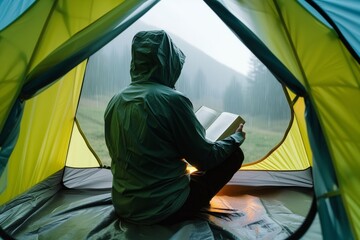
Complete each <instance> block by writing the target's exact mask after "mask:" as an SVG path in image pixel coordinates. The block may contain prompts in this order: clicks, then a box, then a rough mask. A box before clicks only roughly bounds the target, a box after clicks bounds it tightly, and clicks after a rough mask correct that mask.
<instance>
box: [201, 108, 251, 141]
mask: <svg viewBox="0 0 360 240" xmlns="http://www.w3.org/2000/svg"><path fill="white" fill-rule="evenodd" d="M240 123H245V121H244V119H242V118H241V117H240V116H239V115H236V114H233V113H229V112H223V113H221V114H220V116H219V117H218V118H217V119H216V120H215V121H214V122H213V123H212V124H211V126H210V127H209V128H208V129H206V138H207V139H209V140H211V141H216V140H221V139H224V138H226V137H228V136H230V135H231V134H233V133H235V130H236V129H237V128H238V127H239V125H240Z"/></svg>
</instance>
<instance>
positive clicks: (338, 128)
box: [0, 0, 360, 239]
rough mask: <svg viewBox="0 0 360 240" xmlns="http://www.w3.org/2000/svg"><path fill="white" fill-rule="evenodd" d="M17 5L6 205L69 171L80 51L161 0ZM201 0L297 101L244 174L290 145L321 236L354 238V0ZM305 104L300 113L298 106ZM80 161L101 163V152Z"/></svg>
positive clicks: (8, 65)
mask: <svg viewBox="0 0 360 240" xmlns="http://www.w3.org/2000/svg"><path fill="white" fill-rule="evenodd" d="M24 2H26V4H25V5H24V6H25V8H27V7H28V6H30V5H31V6H30V7H29V8H28V9H27V10H25V12H23V13H22V11H23V8H22V7H23V6H22V5H21V3H22V2H21V1H19V2H17V3H13V2H10V1H4V2H2V3H1V5H0V6H1V8H0V9H1V10H0V12H1V14H3V13H4V12H8V13H7V14H8V15H5V14H4V16H7V17H5V18H2V19H1V24H2V25H0V26H1V27H2V28H3V29H2V30H1V32H0V60H1V62H2V64H3V67H2V68H1V69H0V103H1V105H0V129H1V132H0V147H1V149H0V174H1V176H0V187H1V195H0V204H4V206H5V207H4V208H5V209H7V207H8V205H6V203H8V202H10V201H13V200H16V198H17V197H18V196H20V194H22V193H24V192H25V191H27V190H29V189H31V188H32V187H33V186H35V185H36V184H38V183H41V182H42V181H43V180H44V179H46V178H47V177H49V176H51V175H52V174H55V173H57V172H58V171H61V170H62V169H64V166H65V163H66V161H68V158H70V157H71V156H73V154H75V153H76V151H73V149H74V143H75V142H77V143H78V144H80V145H83V146H86V144H87V143H86V140H84V139H83V137H82V135H81V132H80V130H79V129H78V127H77V124H76V122H75V121H74V116H75V112H76V107H77V104H78V99H79V94H80V91H81V85H82V80H83V75H84V72H85V68H86V59H87V58H88V57H89V56H90V55H91V54H93V53H94V52H96V51H97V50H98V49H100V48H101V47H102V46H104V45H105V44H106V43H107V42H109V41H110V40H111V39H113V38H114V37H115V36H117V35H118V34H121V32H122V31H123V30H124V29H126V28H127V27H128V26H130V25H131V24H132V23H133V22H134V21H135V20H136V19H137V18H139V17H140V16H141V15H142V14H144V13H145V12H146V11H147V10H148V9H150V8H151V7H152V6H153V5H154V4H155V3H156V2H157V1H120V0H119V1H107V0H106V1H101V2H97V1H80V2H73V1H66V0H59V1H36V2H34V3H32V2H31V1H30V2H28V1H24ZM205 2H206V3H207V4H208V5H209V7H211V8H212V10H213V11H214V12H215V13H216V14H217V15H218V16H219V17H220V18H221V19H222V20H223V21H224V22H225V23H226V24H227V25H228V27H229V28H230V29H231V30H232V31H233V32H234V33H235V34H236V35H237V36H238V37H239V39H240V40H241V41H243V42H244V44H245V45H246V46H247V47H248V48H249V49H250V50H251V51H252V52H253V53H254V54H255V55H256V56H257V57H258V58H259V59H260V60H261V61H262V62H263V63H264V64H265V66H267V68H268V69H269V70H270V71H271V72H272V73H273V74H274V76H275V77H276V78H277V79H278V80H279V81H280V82H281V83H282V84H284V86H285V87H286V90H287V91H288V92H289V93H290V94H291V96H292V101H293V103H294V105H293V106H292V107H293V111H294V121H293V124H292V125H291V129H290V131H289V134H288V136H290V137H288V138H286V140H285V141H284V142H283V143H282V144H281V145H280V146H279V147H278V148H277V149H276V150H275V151H274V152H273V153H272V154H271V155H269V156H267V157H266V158H265V159H263V161H261V162H259V163H256V164H253V165H249V166H246V167H245V168H244V170H245V171H247V170H256V171H258V170H259V169H260V170H261V169H262V170H264V171H268V170H284V169H287V168H285V167H284V165H285V164H280V165H274V162H276V161H280V162H286V160H285V158H284V157H282V156H284V153H288V152H291V154H293V156H294V159H299V160H295V161H294V162H292V163H289V164H290V166H294V167H290V168H291V169H290V170H304V169H306V168H307V167H308V166H312V168H311V169H312V175H313V181H314V189H315V194H316V205H317V207H318V213H319V219H320V223H321V227H322V234H323V236H324V238H337V239H356V238H359V236H360V227H359V226H360V224H359V222H360V217H359V216H360V212H359V211H360V209H359V205H358V203H357V202H358V201H357V199H359V197H360V192H359V191H358V190H357V186H358V183H359V181H360V177H359V176H358V174H357V170H358V168H359V160H358V157H357V156H359V154H360V148H359V143H360V137H359V136H360V128H359V127H358V122H359V120H360V114H359V110H357V109H358V107H357V105H358V103H359V101H360V91H359V85H360V84H359V76H360V67H359V52H360V43H359V37H358V34H359V33H358V29H360V26H359V22H360V21H359V16H360V6H359V4H357V3H356V1H342V2H339V1H335V0H322V1H320V0H313V1H311V0H308V1H306V2H304V1H295V0H294V1H288V0H275V1H260V0H258V1H232V0H229V1H210V0H209V1H205ZM9 9H15V10H16V11H7V10H9ZM79 9H81V11H79ZM12 14H14V15H12ZM19 14H20V15H19ZM10 15H12V16H10ZM324 22H326V24H324ZM25 36H26V37H25ZM54 96H56V97H54ZM304 105H305V107H306V113H305V114H304V112H302V111H301V110H299V109H303V108H302V107H301V106H304ZM44 112H48V114H46V115H45V116H44V114H43V113H44ZM49 112H50V113H49ZM305 119H306V121H305ZM294 136H301V137H300V139H301V140H295V141H290V140H292V139H298V138H296V137H294ZM80 145H79V146H80ZM298 146H302V148H299V147H298ZM299 149H301V150H299ZM87 159H92V158H91V157H89V158H87ZM91 161H92V160H91ZM301 161H304V163H302V162H301ZM299 163H301V164H299ZM79 165H81V166H84V167H87V166H92V167H94V166H100V164H99V163H98V162H97V161H96V159H95V160H94V161H92V162H91V163H87V162H86V160H84V162H83V163H79ZM298 165H300V166H298ZM295 166H298V167H295ZM286 171H287V170H286ZM19 218H20V216H19ZM0 224H1V226H2V227H4V226H5V224H4V222H1V223H0Z"/></svg>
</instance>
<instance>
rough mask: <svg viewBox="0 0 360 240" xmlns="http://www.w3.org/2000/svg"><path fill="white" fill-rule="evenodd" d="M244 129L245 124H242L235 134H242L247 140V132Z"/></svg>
mask: <svg viewBox="0 0 360 240" xmlns="http://www.w3.org/2000/svg"><path fill="white" fill-rule="evenodd" d="M243 128H244V124H243V123H240V125H239V127H238V128H237V129H236V131H235V132H239V133H241V135H242V136H243V137H244V139H245V138H246V132H244V131H243Z"/></svg>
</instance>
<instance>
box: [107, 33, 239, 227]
mask: <svg viewBox="0 0 360 240" xmlns="http://www.w3.org/2000/svg"><path fill="white" fill-rule="evenodd" d="M184 60H185V56H184V54H183V53H182V52H181V50H180V49H179V48H177V47H176V46H175V45H174V44H173V42H172V40H171V39H170V38H169V36H168V35H167V34H166V33H165V32H164V31H148V32H139V33H138V34H136V35H135V37H134V39H133V43H132V61H131V70H130V73H131V78H132V82H131V84H130V85H129V86H128V87H127V88H125V89H124V90H123V91H122V92H121V93H119V94H117V95H115V96H114V97H113V98H112V99H111V101H110V102H109V104H108V107H107V109H106V112H105V139H106V144H107V147H108V150H109V153H110V156H111V159H112V163H111V170H112V174H113V189H112V201H113V205H114V207H115V210H116V212H117V214H118V215H119V216H120V217H121V218H123V219H125V220H127V221H130V222H135V223H139V224H153V223H156V222H159V221H161V220H163V219H165V218H166V217H167V216H169V215H170V214H172V213H174V212H175V211H177V210H178V209H179V208H180V207H181V206H182V205H183V204H184V202H185V200H186V198H187V196H188V194H189V190H190V189H189V175H188V173H187V172H186V166H187V164H186V163H185V162H184V161H183V160H182V159H186V161H187V162H189V163H190V164H191V165H193V166H195V167H196V168H197V169H198V170H207V169H210V168H214V167H216V166H217V165H218V164H220V163H221V162H222V161H223V160H224V159H226V158H227V157H229V155H230V154H231V153H232V152H233V151H234V150H235V149H236V148H238V147H239V145H240V144H241V143H242V142H243V140H244V139H243V137H242V135H241V134H240V133H235V134H233V135H231V136H230V137H228V138H226V139H224V140H223V141H217V142H210V141H208V140H206V139H205V130H204V128H203V127H202V126H201V124H200V123H199V121H198V120H197V118H196V117H195V114H194V111H193V106H192V103H191V102H190V100H189V99H188V98H187V97H185V96H184V95H183V94H182V93H180V92H178V91H176V90H174V85H175V82H176V81H177V79H178V77H179V75H180V72H181V69H182V66H183V63H184Z"/></svg>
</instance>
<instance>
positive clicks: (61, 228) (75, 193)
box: [5, 186, 321, 239]
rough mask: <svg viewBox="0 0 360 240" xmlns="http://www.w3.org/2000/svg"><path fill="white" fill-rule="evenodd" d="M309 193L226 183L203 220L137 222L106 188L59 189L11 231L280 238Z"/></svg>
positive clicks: (30, 235)
mask: <svg viewBox="0 0 360 240" xmlns="http://www.w3.org/2000/svg"><path fill="white" fill-rule="evenodd" d="M312 194H313V192H312V189H309V188H296V187H291V188H289V187H266V188H263V187H242V186H226V187H225V188H224V189H223V190H222V191H221V192H220V193H219V194H218V195H217V196H216V197H215V198H214V199H213V200H212V202H211V207H210V208H209V209H206V210H204V214H203V217H205V219H203V220H202V219H200V220H193V221H186V222H183V223H179V224H175V225H173V226H160V225H153V226H137V225H134V224H129V223H125V222H122V221H120V220H119V219H118V218H117V217H116V215H115V212H114V209H113V207H112V203H111V194H110V191H109V190H79V189H66V188H62V189H61V190H60V191H58V192H57V193H56V194H55V195H54V196H53V197H51V198H50V199H49V200H48V201H47V202H46V203H45V204H43V205H42V206H41V207H40V208H39V209H38V210H36V211H34V212H33V213H32V214H31V216H29V217H28V218H27V219H26V221H24V222H22V223H19V225H18V227H17V228H16V229H13V231H11V234H12V235H13V237H15V238H16V239H42V238H43V239H204V238H205V239H270V238H273V239H285V238H287V237H288V236H289V235H291V234H292V233H293V232H294V231H296V229H297V228H298V227H299V226H300V225H301V224H302V222H303V221H304V218H305V217H306V215H307V213H308V211H309V209H310V206H311V202H312ZM5 230H6V229H5ZM316 231H317V232H318V230H315V232H316ZM319 234H320V236H321V233H319ZM315 236H316V235H315ZM312 238H314V236H312ZM318 239H321V238H318Z"/></svg>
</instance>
